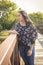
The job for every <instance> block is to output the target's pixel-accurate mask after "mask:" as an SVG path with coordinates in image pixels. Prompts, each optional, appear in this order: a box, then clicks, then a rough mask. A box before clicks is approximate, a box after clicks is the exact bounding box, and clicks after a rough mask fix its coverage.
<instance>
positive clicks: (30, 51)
mask: <svg viewBox="0 0 43 65" xmlns="http://www.w3.org/2000/svg"><path fill="white" fill-rule="evenodd" d="M34 46H35V44H34V43H33V44H32V45H31V48H30V49H29V50H28V52H27V56H31V55H32V50H33V47H34Z"/></svg>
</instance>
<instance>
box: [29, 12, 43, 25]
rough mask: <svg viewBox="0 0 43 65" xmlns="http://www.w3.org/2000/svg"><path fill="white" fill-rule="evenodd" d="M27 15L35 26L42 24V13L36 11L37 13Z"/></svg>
mask: <svg viewBox="0 0 43 65" xmlns="http://www.w3.org/2000/svg"><path fill="white" fill-rule="evenodd" d="M29 17H30V18H31V20H32V21H33V22H34V24H35V25H36V26H38V25H40V24H43V13H40V12H37V13H31V14H29Z"/></svg>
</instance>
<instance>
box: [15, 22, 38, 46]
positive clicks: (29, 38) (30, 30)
mask: <svg viewBox="0 0 43 65" xmlns="http://www.w3.org/2000/svg"><path fill="white" fill-rule="evenodd" d="M14 29H15V30H16V31H17V32H18V33H19V34H18V43H19V44H21V43H22V44H24V45H27V46H30V45H31V44H33V43H35V40H36V39H37V31H36V27H35V26H34V25H33V24H31V23H29V24H27V25H26V26H21V25H20V23H16V24H15V27H14Z"/></svg>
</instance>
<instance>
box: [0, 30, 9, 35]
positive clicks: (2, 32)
mask: <svg viewBox="0 0 43 65" xmlns="http://www.w3.org/2000/svg"><path fill="white" fill-rule="evenodd" d="M8 35H9V33H8V31H1V32H0V36H8Z"/></svg>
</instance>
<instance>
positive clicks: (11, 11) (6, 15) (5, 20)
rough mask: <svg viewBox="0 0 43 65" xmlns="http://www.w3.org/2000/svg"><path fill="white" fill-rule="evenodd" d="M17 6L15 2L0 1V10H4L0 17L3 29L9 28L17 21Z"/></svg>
mask: <svg viewBox="0 0 43 65" xmlns="http://www.w3.org/2000/svg"><path fill="white" fill-rule="evenodd" d="M16 9H17V6H16V4H15V3H13V2H10V1H8V0H2V1H0V10H1V11H4V12H3V14H2V17H1V18H0V24H1V25H2V27H3V30H4V29H10V28H11V27H12V25H13V24H14V23H15V21H17V11H16Z"/></svg>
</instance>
